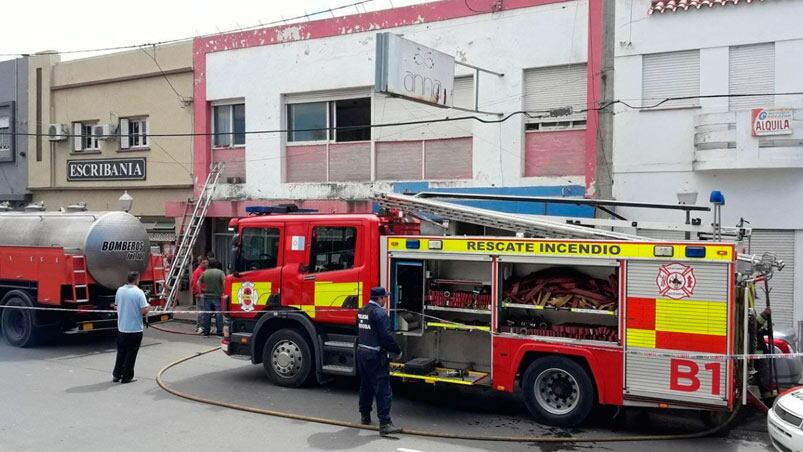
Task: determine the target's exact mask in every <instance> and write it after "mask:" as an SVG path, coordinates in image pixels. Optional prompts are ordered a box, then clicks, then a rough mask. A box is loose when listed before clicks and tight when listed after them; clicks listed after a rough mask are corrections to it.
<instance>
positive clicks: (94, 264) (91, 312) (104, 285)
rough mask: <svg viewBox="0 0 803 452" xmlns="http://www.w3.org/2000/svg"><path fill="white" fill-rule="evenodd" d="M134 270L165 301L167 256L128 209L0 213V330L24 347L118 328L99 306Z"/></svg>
mask: <svg viewBox="0 0 803 452" xmlns="http://www.w3.org/2000/svg"><path fill="white" fill-rule="evenodd" d="M131 271H137V272H140V274H141V275H142V276H141V282H140V287H141V288H142V289H143V290H144V291H145V293H146V295H147V296H148V299H149V303H151V304H152V305H160V304H163V301H162V300H161V299H160V294H161V293H162V285H163V284H164V274H165V269H164V260H163V258H162V256H161V254H159V253H155V252H152V251H151V249H150V241H149V240H148V233H147V231H146V230H145V226H144V225H143V224H142V223H141V222H140V221H139V220H138V219H137V218H136V217H134V216H132V215H130V214H128V213H125V212H90V211H78V212H3V213H0V307H2V308H0V331H2V334H3V336H4V337H5V339H6V341H8V343H9V344H11V345H14V346H18V347H27V346H31V345H35V344H36V343H41V342H43V341H45V340H46V339H48V338H52V337H55V336H57V335H59V334H60V333H83V332H90V331H102V330H113V329H116V327H117V323H116V322H117V319H116V315H115V314H114V313H113V312H96V311H101V310H112V309H113V306H112V305H113V303H114V295H115V292H116V290H117V288H118V287H119V286H121V285H122V284H125V282H126V277H127V275H128V273H129V272H131ZM25 307H27V308H59V309H57V310H45V309H21V308H25ZM156 315H157V316H159V317H162V316H164V314H161V315H159V314H156ZM163 320H166V319H163Z"/></svg>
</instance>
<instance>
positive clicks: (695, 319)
mask: <svg viewBox="0 0 803 452" xmlns="http://www.w3.org/2000/svg"><path fill="white" fill-rule="evenodd" d="M655 329H656V330H658V331H670V332H673V333H692V334H710V335H715V336H725V335H726V334H727V329H728V304H727V303H725V302H724V301H698V300H667V299H660V298H659V299H657V300H655Z"/></svg>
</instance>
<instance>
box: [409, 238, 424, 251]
mask: <svg viewBox="0 0 803 452" xmlns="http://www.w3.org/2000/svg"><path fill="white" fill-rule="evenodd" d="M406 242H407V243H406V244H405V247H406V248H407V249H408V250H417V249H420V248H421V241H420V240H407V241H406Z"/></svg>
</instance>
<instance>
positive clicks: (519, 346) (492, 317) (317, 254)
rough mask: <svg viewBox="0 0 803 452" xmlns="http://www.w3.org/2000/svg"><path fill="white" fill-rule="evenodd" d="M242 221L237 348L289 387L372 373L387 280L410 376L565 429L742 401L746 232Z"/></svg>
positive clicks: (230, 294) (366, 220)
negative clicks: (360, 355) (501, 398)
mask: <svg viewBox="0 0 803 452" xmlns="http://www.w3.org/2000/svg"><path fill="white" fill-rule="evenodd" d="M265 213H267V212H265ZM230 226H231V227H232V228H233V229H234V230H236V231H237V235H236V238H235V240H234V246H233V250H232V262H233V265H232V272H231V274H230V275H229V276H228V277H227V282H226V292H225V293H226V295H225V299H226V300H225V301H226V303H225V308H226V310H227V311H231V312H229V314H227V316H226V322H225V326H224V339H223V345H224V351H225V352H226V353H227V354H229V355H241V356H244V357H249V358H250V359H251V361H252V362H253V363H254V364H258V363H262V364H263V366H264V368H265V371H266V373H267V375H268V378H269V379H270V380H271V381H272V382H273V383H275V384H277V385H281V386H288V387H297V386H301V385H302V384H304V383H305V382H309V381H311V380H313V379H315V380H317V381H318V382H323V381H325V380H326V379H327V378H328V377H329V376H330V375H356V366H355V362H354V357H355V347H356V329H355V323H356V310H357V309H358V308H359V307H361V306H363V305H364V304H365V303H366V302H367V301H368V294H369V291H370V288H371V287H373V286H376V285H384V286H386V287H387V288H388V289H389V291H390V292H391V298H390V303H389V306H387V309H388V311H389V315H390V317H391V320H392V324H393V327H394V329H395V331H396V333H397V339H398V341H399V342H400V345H401V346H402V350H403V352H404V353H403V356H404V360H403V362H396V363H392V364H391V374H392V375H393V376H395V377H398V378H401V379H404V380H416V381H422V382H427V383H433V384H434V383H437V384H458V385H464V386H478V387H485V388H492V389H494V390H498V391H506V392H514V391H517V390H520V391H521V394H522V395H523V397H524V400H525V402H526V404H527V407H528V408H529V410H530V411H531V412H532V414H533V415H534V416H536V417H537V418H538V419H540V420H542V421H544V422H546V423H550V424H554V425H562V426H571V425H577V424H579V423H581V422H583V421H584V420H585V419H586V418H587V416H588V415H589V414H590V412H591V410H592V408H593V406H594V405H596V404H607V405H617V406H623V405H632V406H647V407H664V408H666V407H674V408H692V409H706V410H727V409H730V408H732V406H733V403H734V394H735V391H734V383H735V376H736V373H735V371H734V365H733V361H730V360H728V359H726V357H725V356H724V355H728V354H731V353H734V350H735V349H734V331H736V317H735V315H734V313H735V312H736V306H735V304H736V297H735V288H736V253H735V249H734V245H733V244H731V243H717V242H639V241H624V240H592V239H581V240H577V239H535V238H516V237H463V236H421V235H418V233H419V230H418V229H419V224H418V222H417V221H412V222H411V221H406V220H404V219H403V218H402V217H401V216H398V215H386V216H381V215H367V214H341V215H334V214H332V215H319V214H313V215H294V214H290V215H261V216H256V217H250V218H243V219H234V220H232V222H231V223H230Z"/></svg>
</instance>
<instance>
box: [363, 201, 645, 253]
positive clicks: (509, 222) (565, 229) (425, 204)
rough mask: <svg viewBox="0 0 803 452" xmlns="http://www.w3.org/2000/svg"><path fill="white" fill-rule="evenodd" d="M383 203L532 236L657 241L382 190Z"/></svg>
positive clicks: (410, 210)
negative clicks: (383, 191)
mask: <svg viewBox="0 0 803 452" xmlns="http://www.w3.org/2000/svg"><path fill="white" fill-rule="evenodd" d="M374 200H375V201H376V202H377V204H379V205H380V206H382V207H385V208H391V209H393V208H395V209H401V210H404V211H406V212H427V213H430V214H434V215H438V216H442V217H445V218H448V219H450V220H454V221H461V222H464V223H471V224H477V225H480V226H485V227H491V228H497V229H504V230H507V231H513V232H516V233H521V234H526V235H530V236H532V237H549V238H562V239H600V240H641V241H657V240H655V239H649V238H646V237H640V236H637V235H634V234H625V233H621V232H615V231H606V230H602V229H594V228H590V227H587V226H580V225H575V224H566V223H561V222H559V221H553V220H549V219H545V218H540V217H534V216H529V215H516V214H510V213H505V212H497V211H494V210H489V209H483V208H479V207H470V206H464V205H460V204H455V203H451V202H444V201H437V200H434V199H429V198H423V197H419V196H410V195H401V194H396V193H382V194H378V195H376V196H375V197H374Z"/></svg>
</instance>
